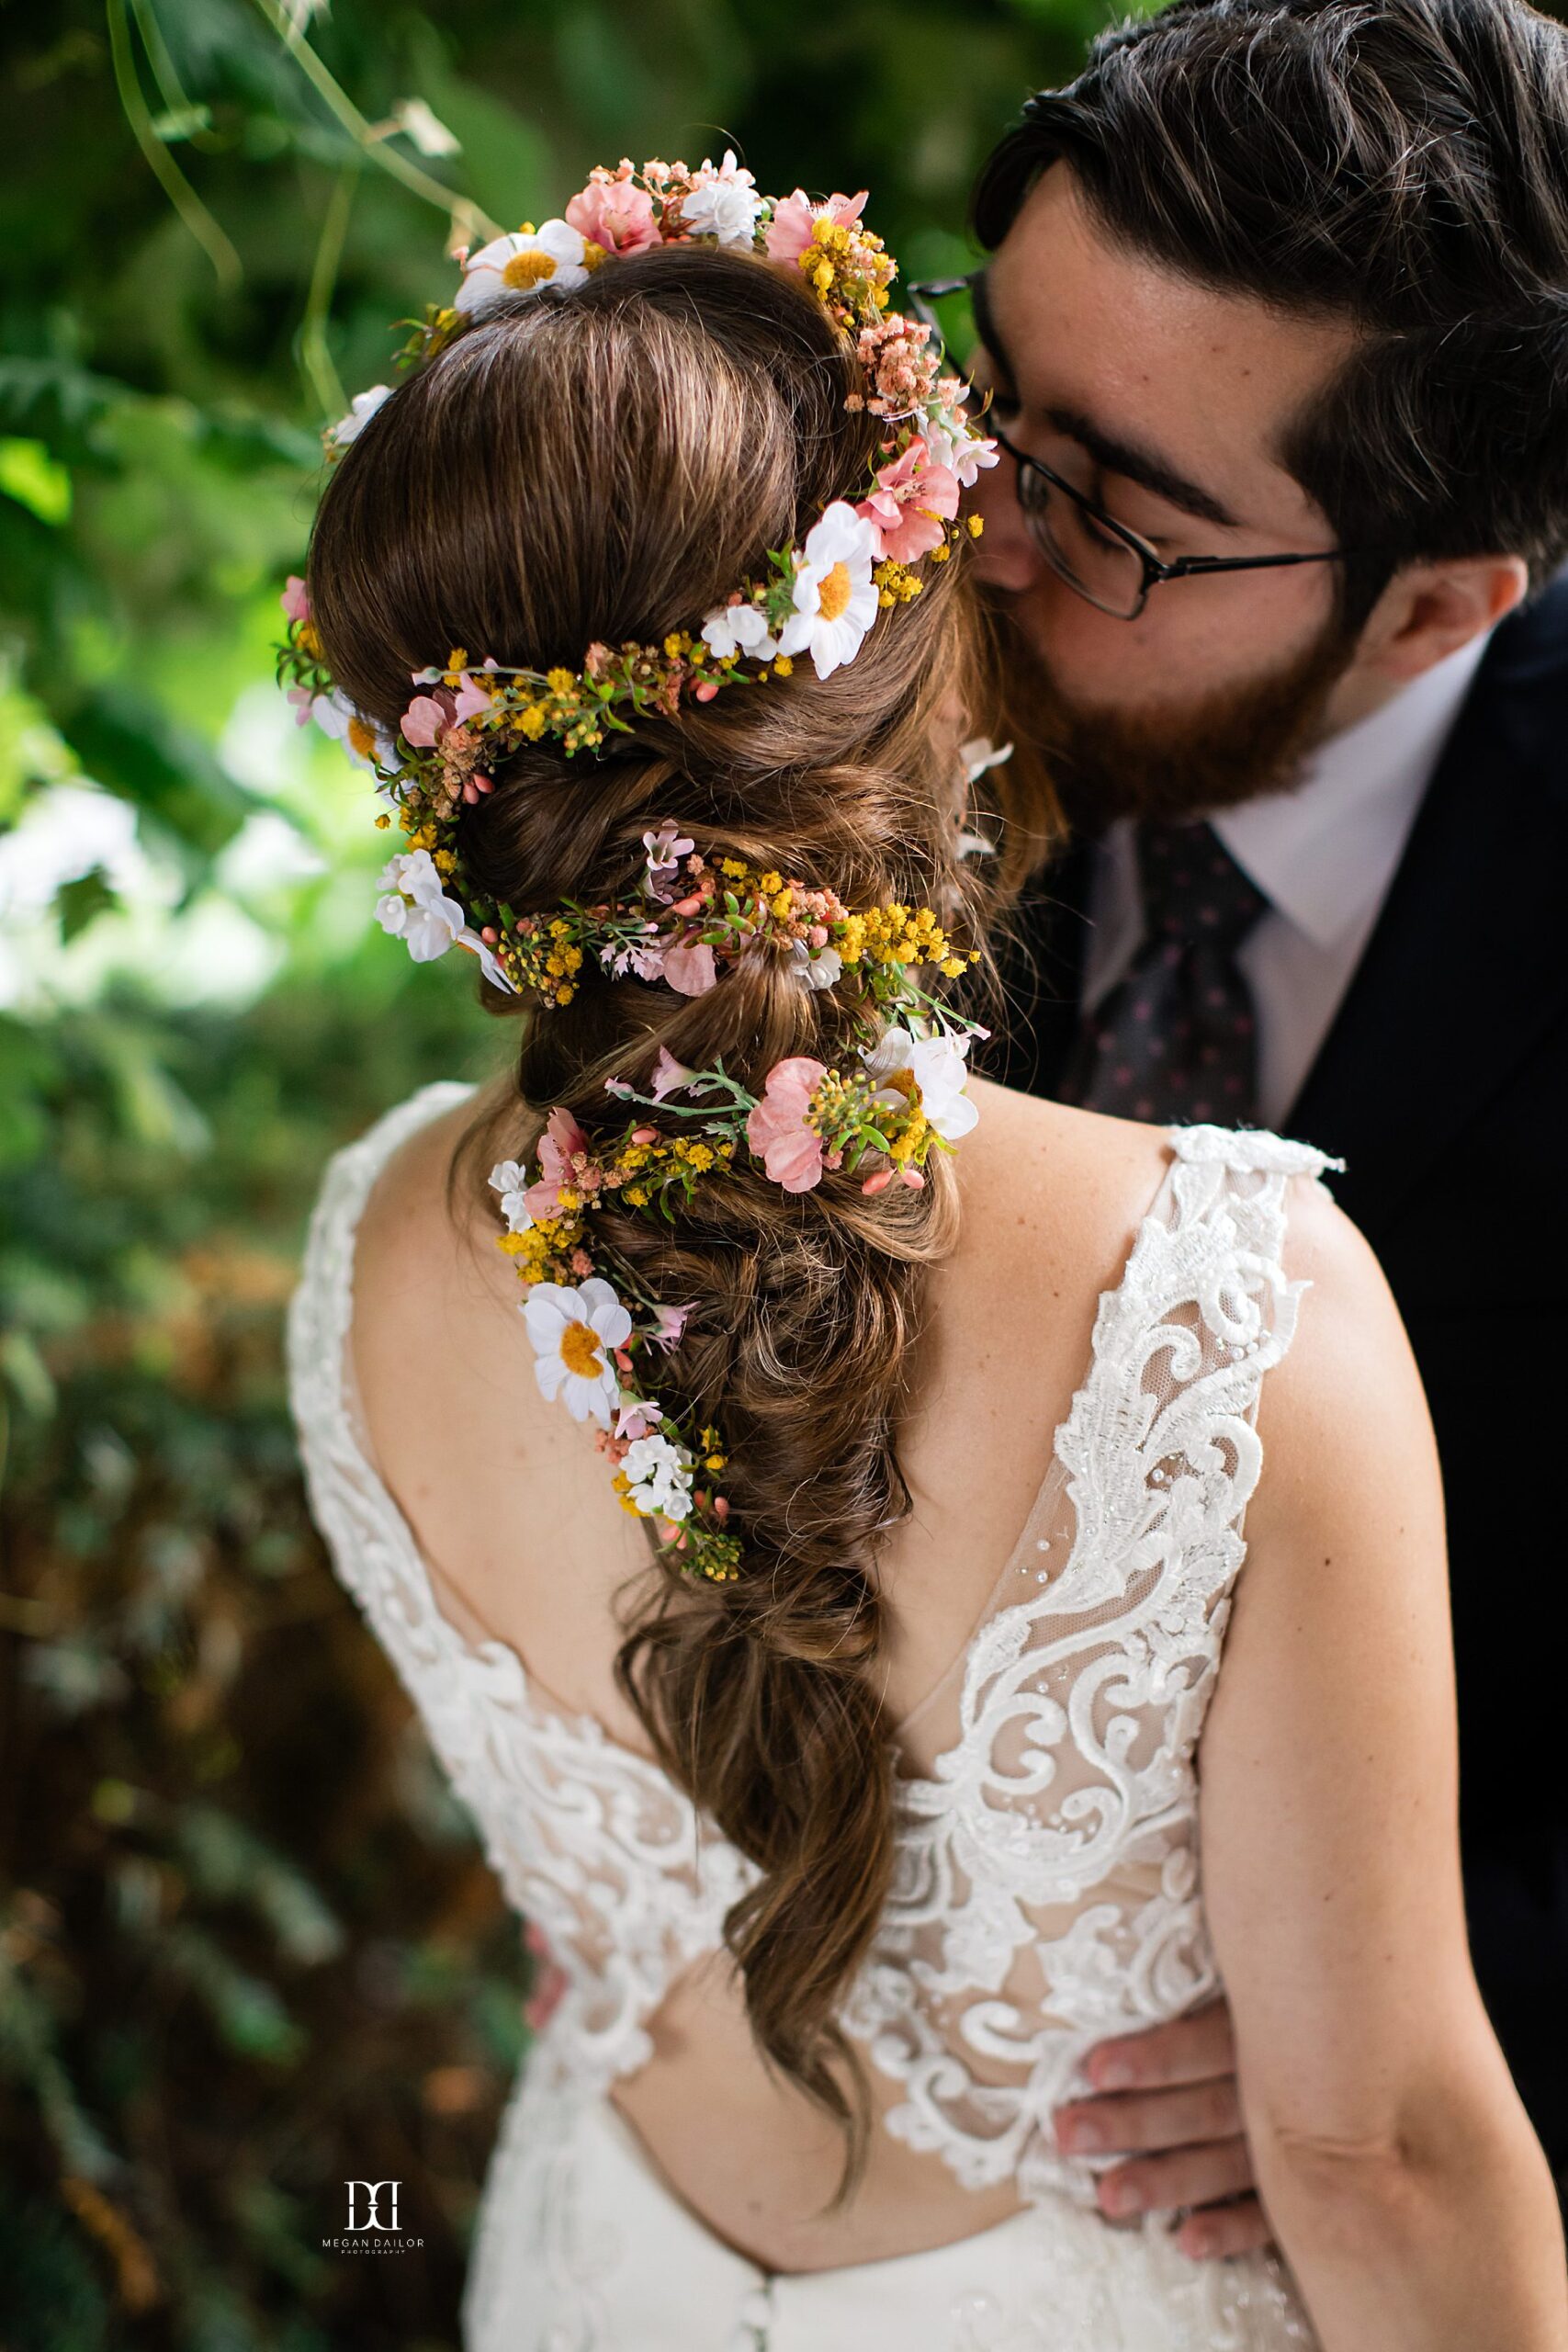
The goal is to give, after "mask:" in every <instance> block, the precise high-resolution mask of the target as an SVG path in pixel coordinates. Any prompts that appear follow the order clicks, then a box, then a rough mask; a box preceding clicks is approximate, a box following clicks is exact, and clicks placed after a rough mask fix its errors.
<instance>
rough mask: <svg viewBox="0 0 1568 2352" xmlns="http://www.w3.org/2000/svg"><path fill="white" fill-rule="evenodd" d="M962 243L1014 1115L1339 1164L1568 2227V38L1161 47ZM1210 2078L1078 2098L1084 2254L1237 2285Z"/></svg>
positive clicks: (1488, 1880)
mask: <svg viewBox="0 0 1568 2352" xmlns="http://www.w3.org/2000/svg"><path fill="white" fill-rule="evenodd" d="M975 217H976V227H977V230H978V232H979V236H980V239H981V242H982V243H983V244H984V245H985V246H986V247H987V250H988V252H989V255H990V258H989V260H988V262H987V266H986V267H985V269H984V271H983V273H982V274H981V276H980V277H979V278H978V280H977V281H976V285H975V309H976V325H977V328H978V332H979V337H980V343H981V346H982V348H981V350H980V353H979V355H978V366H977V368H976V374H977V376H978V378H979V379H980V380H982V381H987V382H988V383H989V384H990V386H991V387H992V389H993V392H994V400H993V405H992V408H991V413H990V417H989V420H988V423H987V430H993V431H995V432H996V433H997V435H998V439H1000V440H1001V441H1002V443H1003V447H1004V453H1005V454H1004V456H1003V458H1002V460H1001V462H1000V463H999V464H998V467H997V469H996V470H995V471H994V472H993V473H991V474H989V475H988V476H987V477H986V478H985V483H986V487H985V492H984V500H985V513H986V521H987V531H986V537H985V539H984V541H983V543H982V551H983V560H984V565H985V569H986V571H987V575H988V579H989V582H990V586H991V590H992V592H993V594H994V596H995V599H996V601H997V603H998V605H999V606H1000V607H1001V608H1002V611H1003V615H1004V626H1005V627H1006V628H1008V629H1009V630H1010V635H1011V639H1012V648H1013V654H1014V659H1013V662H1012V671H1013V675H1014V677H1015V679H1016V680H1017V689H1018V690H1017V695H1016V704H1017V712H1018V718H1017V724H1018V726H1019V728H1020V729H1022V730H1023V731H1024V732H1026V733H1029V734H1032V736H1033V737H1034V738H1035V739H1036V740H1037V741H1040V742H1041V743H1042V744H1043V746H1044V747H1045V749H1046V750H1047V752H1048V755H1049V758H1050V763H1051V766H1052V769H1053V772H1054V774H1055V777H1056V779H1057V781H1058V783H1059V785H1060V786H1061V789H1062V792H1063V796H1064V798H1065V801H1066V805H1067V809H1068V812H1069V815H1070V817H1071V818H1072V819H1073V820H1074V829H1075V830H1074V838H1075V846H1074V847H1073V848H1072V849H1071V851H1070V853H1069V854H1068V855H1067V857H1066V860H1065V862H1063V863H1061V864H1059V865H1056V866H1055V868H1054V869H1053V870H1052V871H1051V872H1050V874H1049V875H1048V876H1046V877H1045V878H1044V879H1043V882H1042V884H1041V886H1040V888H1039V890H1038V892H1037V894H1036V895H1035V896H1034V897H1033V898H1032V899H1031V900H1029V901H1028V902H1026V904H1025V907H1024V909H1023V910H1022V914H1021V922H1020V938H1019V941H1018V944H1017V952H1016V953H1015V954H1014V956H1013V958H1012V962H1011V966H1010V969H1009V970H1008V972H1007V977H1008V980H1009V987H1010V996H1011V1000H1012V1008H1013V1010H1012V1021H1011V1035H1010V1043H1009V1046H1008V1047H1007V1049H1006V1050H1007V1059H1006V1061H1005V1063H1004V1064H999V1065H998V1072H999V1074H1001V1075H1004V1076H1007V1077H1008V1078H1010V1079H1011V1080H1013V1081H1014V1082H1016V1083H1021V1084H1023V1085H1026V1086H1029V1087H1032V1088H1033V1089H1035V1090H1037V1091H1041V1092H1043V1093H1049V1094H1054V1095H1057V1096H1061V1097H1065V1098H1066V1099H1068V1100H1072V1101H1076V1102H1079V1103H1087V1104H1089V1105H1091V1106H1092V1107H1094V1108H1096V1109H1100V1110H1104V1111H1111V1112H1116V1113H1119V1114H1123V1115H1126V1116H1130V1117H1136V1118H1142V1119H1156V1120H1161V1121H1181V1120H1194V1119H1197V1120H1202V1119H1213V1120H1215V1121H1218V1122H1221V1123H1223V1124H1225V1125H1235V1124H1241V1125H1247V1124H1258V1125H1267V1126H1272V1127H1276V1128H1280V1129H1281V1130H1282V1131H1283V1132H1285V1133H1286V1134H1288V1135H1293V1136H1303V1137H1304V1138H1306V1139H1308V1140H1310V1141H1311V1142H1313V1143H1315V1144H1318V1145H1320V1146H1322V1147H1324V1148H1326V1149H1327V1150H1329V1151H1331V1152H1334V1153H1337V1154H1343V1156H1344V1158H1345V1159H1346V1162H1347V1172H1346V1173H1345V1175H1344V1176H1343V1177H1341V1178H1337V1179H1336V1180H1335V1182H1334V1191H1335V1193H1336V1195H1337V1198H1338V1200H1339V1201H1340V1203H1341V1204H1343V1206H1344V1207H1345V1208H1346V1209H1347V1210H1348V1212H1349V1214H1350V1215H1351V1216H1353V1217H1355V1218H1356V1220H1357V1221H1358V1222H1359V1225H1360V1226H1361V1227H1362V1228H1363V1229H1364V1231H1365V1232H1366V1234H1367V1235H1368V1237H1369V1238H1370V1239H1371V1242H1372V1243H1373V1245H1374V1247H1375V1248H1376V1249H1377V1250H1378V1252H1379V1254H1380V1256H1381V1257H1382V1262H1383V1265H1384V1267H1385V1269H1386V1271H1387V1273H1388V1277H1389V1280H1390V1283H1391V1284H1392V1286H1393V1291H1394V1294H1395V1295H1396V1297H1397V1299H1398V1301H1399V1304H1400V1306H1401V1308H1402V1310H1403V1313H1404V1318H1405V1321H1406V1323H1407V1325H1408V1327H1409V1330H1410V1336H1411V1340H1412V1341H1413V1343H1414V1346H1415V1349H1416V1356H1417V1359H1418V1361H1419V1363H1420V1367H1421V1372H1422V1374H1423V1377H1424V1379H1425V1382H1426V1385H1427V1394H1428V1397H1429V1398H1430V1401H1431V1408H1432V1414H1433V1419H1434V1420H1435V1422H1436V1426H1437V1432H1438V1443H1439V1447H1440V1450H1441V1454H1442V1461H1443V1469H1444V1476H1445V1482H1446V1487H1447V1496H1448V1507H1449V1517H1450V1539H1451V1553H1452V1589H1453V1609H1454V1626H1455V1641H1456V1648H1457V1655H1458V1674H1459V1702H1460V1726H1461V1769H1462V1800H1461V1830H1462V1845H1463V1853H1464V1862H1465V1876H1466V1888H1467V1895H1468V1902H1469V1910H1470V1921H1471V1932H1472V1948H1473V1951H1474V1956H1475V1964H1476V1971H1477V1974H1478V1976H1479V1978H1480V1982H1481V1986H1482V1990H1483V1994H1484V1996H1485V1998H1486V2001H1487V2004H1488V2007H1489V2009H1490V2011H1491V2015H1492V2018H1493V2020H1494V2023H1495V2027H1496V2030H1497V2033H1498V2036H1499V2039H1500V2041H1502V2043H1503V2046H1504V2049H1505V2051H1506V2054H1507V2056H1508V2059H1509V2062H1510V2064H1512V2066H1513V2068H1514V2070H1515V2073H1516V2075H1517V2081H1518V2084H1519V2087H1520V2090H1521V2093H1522V2094H1523V2097H1524V2098H1525V2101H1526V2103H1527V2105H1528V2106H1529V2109H1530V2112H1531V2115H1532V2118H1533V2120H1534V2122H1535V2125H1536V2128H1537V2130H1538V2131H1539V2132H1540V2136H1541V2138H1542V2139H1543V2141H1544V2142H1545V2143H1546V2147H1547V2151H1548V2154H1549V2156H1550V2157H1551V2162H1552V2165H1553V2168H1554V2170H1555V2171H1556V2173H1557V2175H1558V2178H1559V2181H1560V2183H1562V2181H1563V2180H1564V2177H1565V2175H1568V2066H1565V2065H1564V2064H1563V2063H1562V2057H1561V2054H1560V2053H1561V2050H1562V2035H1563V2031H1564V2028H1563V2014H1564V1995H1565V1993H1568V1756H1565V1752H1564V1751H1565V1736H1564V1732H1563V1728H1562V1722H1563V1715H1564V1704H1563V1697H1562V1672H1561V1669H1560V1666H1559V1655H1560V1652H1559V1646H1558V1645H1557V1644H1556V1643H1555V1642H1550V1641H1546V1640H1544V1639H1543V1635H1544V1631H1545V1623H1546V1621H1547V1619H1548V1617H1549V1615H1550V1614H1551V1612H1552V1603H1551V1595H1552V1593H1553V1591H1554V1589H1555V1588H1556V1587H1557V1586H1558V1584H1559V1583H1560V1581H1561V1555H1562V1532H1561V1530H1560V1528H1559V1526H1558V1519H1559V1513H1558V1512H1557V1511H1556V1510H1554V1508H1553V1505H1554V1501H1555V1498H1556V1481H1557V1476H1558V1474H1557V1472H1556V1470H1555V1469H1554V1468H1553V1466H1552V1465H1553V1464H1554V1463H1556V1462H1557V1461H1558V1460H1559V1458H1560V1457H1559V1455H1558V1452H1557V1449H1558V1447H1559V1445H1561V1444H1562V1402H1563V1397H1564V1378H1563V1368H1564V1362H1565V1359H1568V1312H1565V1309H1568V1296H1565V1295H1564V1294H1565V1289H1568V1280H1565V1269H1568V1252H1565V1250H1564V1248H1563V1245H1562V1239H1561V1238H1560V1237H1561V1233H1562V1218H1563V1205H1562V1204H1563V1195H1564V1191H1565V1188H1568V1149H1565V1146H1568V1126H1565V1123H1564V1118H1563V1104H1564V1103H1565V1101H1568V955H1565V954H1564V946H1563V943H1564V939H1565V936H1568V925H1565V921H1564V915H1563V900H1564V895H1565V891H1568V577H1565V578H1564V579H1562V580H1561V581H1559V582H1557V584H1553V575H1554V574H1555V573H1557V572H1558V571H1559V570H1560V569H1561V567H1562V564H1563V562H1564V559H1565V558H1568V32H1565V31H1564V29H1563V28H1562V27H1561V26H1560V25H1557V24H1555V23H1553V22H1551V21H1550V20H1548V19H1547V18H1545V17H1540V16H1537V15H1535V14H1534V13H1532V12H1531V11H1530V10H1529V9H1528V8H1526V7H1524V6H1520V5H1518V4H1517V0H1370V5H1369V0H1283V4H1282V5H1280V0H1274V5H1249V0H1183V5H1179V6H1174V7H1171V8H1169V9H1168V11H1167V12H1166V13H1164V14H1163V15H1160V16H1156V17H1153V18H1151V19H1148V20H1145V21H1144V22H1142V23H1138V24H1134V25H1132V26H1130V27H1128V28H1124V29H1122V30H1120V31H1116V32H1111V33H1107V34H1105V35H1103V36H1102V37H1101V38H1100V40H1098V41H1097V42H1096V43H1095V45H1094V49H1093V51H1092V53H1091V59H1090V63H1089V69H1088V71H1087V72H1086V73H1085V74H1082V75H1081V76H1080V77H1079V79H1078V80H1077V82H1075V83H1074V84H1073V85H1071V86H1070V87H1069V88H1067V89H1065V90H1059V91H1049V92H1044V93H1042V94H1041V95H1040V96H1037V97H1035V98H1034V99H1032V101H1031V102H1030V104H1029V105H1028V107H1026V108H1025V110H1024V117H1023V120H1022V123H1021V126H1020V127H1019V128H1018V129H1017V130H1013V131H1011V132H1010V133H1009V135H1008V136H1007V137H1006V138H1005V139H1004V140H1003V141H1002V142H1001V144H1000V145H999V146H998V149H997V150H996V152H995V153H994V154H993V155H992V156H991V157H990V159H989V161H988V162H987V165H986V166H985V169H984V171H983V173H982V175H981V179H980V183H979V187H978V191H977V196H976V210H975ZM928 290H933V289H928ZM1355 1638H1356V1629H1355V1627H1354V1625H1347V1627H1346V1639H1347V1641H1348V1642H1353V1641H1354V1640H1355ZM1398 1670H1399V1668H1398V1660H1397V1659H1393V1658H1391V1659H1390V1661H1389V1671H1390V1672H1391V1673H1397V1671H1398ZM1387 1834H1388V1835H1389V1836H1390V1837H1391V1838H1396V1837H1398V1836H1399V1834H1400V1825H1399V1823H1398V1822H1397V1820H1390V1821H1389V1823H1388V1824H1387ZM1118 2067H1119V2068H1120V2070H1121V2071H1120V2072H1115V2071H1113V2069H1116V2068H1118ZM1232 2072H1233V2058H1232V2053H1231V2044H1230V2040H1229V2029H1228V2019H1227V2017H1226V2013H1225V2010H1224V2006H1223V2004H1221V2005H1216V2006H1215V2007H1212V2008H1211V2009H1209V2010H1208V2011H1206V2012H1204V2013H1202V2014H1201V2015H1200V2016H1199V2017H1197V2018H1193V2019H1189V2020H1183V2021H1181V2022H1180V2023H1179V2024H1177V2025H1174V2026H1171V2027H1167V2028H1161V2029H1159V2030H1157V2031H1156V2032H1154V2033H1152V2034H1150V2035H1147V2036H1145V2037H1141V2038H1135V2039H1134V2040H1131V2041H1124V2042H1119V2043H1116V2044H1114V2045H1105V2046H1104V2047H1103V2048H1102V2050H1101V2052H1100V2053H1099V2057H1098V2060H1097V2061H1096V2062H1095V2063H1094V2064H1091V2067H1090V2075H1091V2079H1093V2080H1095V2081H1096V2083H1097V2085H1098V2086H1099V2087H1100V2091H1101V2092H1102V2093H1104V2094H1105V2096H1102V2097H1100V2098H1090V2099H1086V2100H1081V2101H1079V2102H1077V2103H1076V2104H1075V2105H1074V2106H1073V2107H1072V2108H1070V2109H1062V2110H1061V2111H1060V2113H1059V2115H1058V2118H1057V2126H1058V2131H1059V2132H1060V2133H1061V2134H1062V2136H1063V2140H1064V2143H1065V2144H1067V2145H1071V2146H1073V2147H1075V2148H1095V2149H1098V2150H1100V2151H1101V2152H1106V2151H1120V2152H1124V2153H1125V2152H1142V2153H1141V2154H1133V2155H1132V2156H1131V2159H1130V2160H1129V2161H1127V2162H1124V2163H1122V2164H1121V2165H1117V2166H1116V2167H1114V2168H1113V2169H1111V2171H1110V2172H1108V2173H1107V2175H1106V2177H1105V2181H1104V2183H1103V2184H1102V2189H1101V2195H1102V2200H1103V2201H1104V2203H1105V2205H1106V2209H1107V2210H1108V2211H1118V2212H1126V2211H1136V2210H1137V2209H1138V2208H1139V2207H1140V2206H1145V2205H1146V2206H1149V2207H1154V2208H1157V2209H1172V2208H1179V2207H1188V2208H1190V2209H1192V2211H1191V2214H1190V2218H1189V2219H1188V2220H1187V2222H1185V2223H1184V2224H1183V2228H1182V2235H1181V2241H1180V2242H1181V2243H1182V2245H1184V2246H1185V2247H1186V2249H1187V2250H1188V2251H1189V2252H1191V2253H1202V2252H1207V2253H1215V2254H1218V2253H1225V2252H1231V2251H1236V2250H1239V2249H1240V2248H1242V2247H1244V2246H1247V2245H1252V2244H1257V2243H1259V2242H1260V2241H1261V2239H1262V2238H1263V2237H1264V2236H1265V2235H1266V2233H1267V2229H1266V2223H1265V2222H1264V2221H1263V2219H1262V2216H1261V2214H1260V2212H1259V2211H1258V2205H1257V2203H1256V2199H1254V2198H1253V2197H1252V2196H1251V2195H1250V2193H1249V2188H1250V2176H1249V2168H1248V2165H1247V2151H1246V2145H1245V2142H1244V2141H1243V2140H1242V2138H1241V2136H1240V2120H1239V2114H1238V2110H1237V2107H1236V2101H1235V2086H1234V2082H1233V2081H1232V2080H1231V2075H1232ZM1119 2085H1120V2086H1125V2087H1121V2088H1118V2087H1117V2086H1119Z"/></svg>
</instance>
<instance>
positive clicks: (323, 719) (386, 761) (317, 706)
mask: <svg viewBox="0 0 1568 2352" xmlns="http://www.w3.org/2000/svg"><path fill="white" fill-rule="evenodd" d="M310 716H311V718H313V719H314V720H315V722H316V724H317V726H318V727H319V728H320V729H321V732H322V734H323V735H330V736H331V737H332V739H333V742H334V743H341V744H342V745H343V748H344V751H345V752H347V753H348V756H349V758H350V759H351V760H352V761H353V762H354V764H355V767H356V768H374V767H375V766H376V765H377V764H378V763H379V764H380V765H381V766H382V767H396V766H397V764H398V757H397V747H396V745H395V744H394V743H393V741H392V739H391V737H390V736H389V734H388V733H387V732H386V731H385V729H382V728H379V727H374V726H372V725H371V722H370V721H369V719H367V718H361V717H360V715H359V713H358V711H356V710H355V707H354V705H353V704H352V703H351V702H350V701H349V700H348V697H347V696H346V695H341V694H340V693H339V692H338V690H337V688H336V687H335V686H334V687H333V690H332V692H331V694H326V695H314V696H313V697H312V699H311V703H310Z"/></svg>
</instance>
